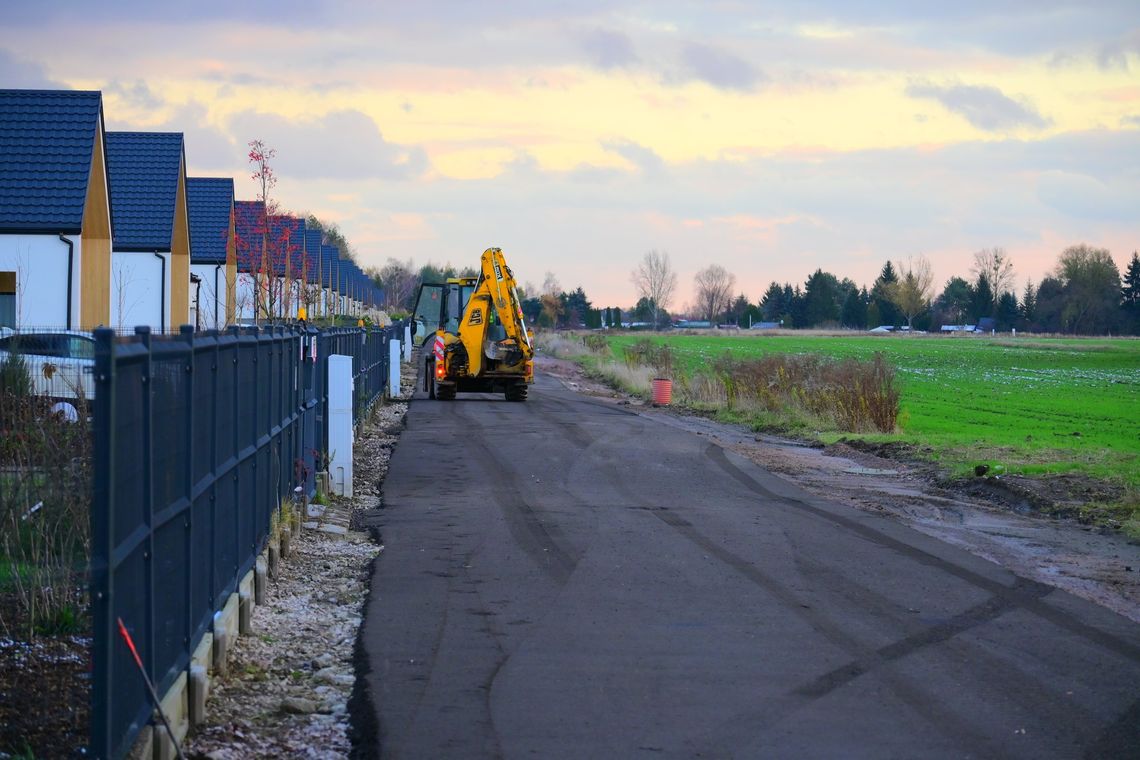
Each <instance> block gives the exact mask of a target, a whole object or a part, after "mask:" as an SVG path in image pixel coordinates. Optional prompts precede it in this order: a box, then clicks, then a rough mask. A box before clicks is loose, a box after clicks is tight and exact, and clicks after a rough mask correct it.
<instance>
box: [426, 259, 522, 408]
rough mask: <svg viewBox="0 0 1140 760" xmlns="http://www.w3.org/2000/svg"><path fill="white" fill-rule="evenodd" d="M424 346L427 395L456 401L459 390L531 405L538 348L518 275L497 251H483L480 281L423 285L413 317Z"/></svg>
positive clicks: (467, 279)
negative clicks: (525, 316) (497, 395)
mask: <svg viewBox="0 0 1140 760" xmlns="http://www.w3.org/2000/svg"><path fill="white" fill-rule="evenodd" d="M412 318H413V320H414V322H415V330H416V332H415V342H417V343H420V344H421V345H424V346H425V348H427V349H428V350H426V351H425V352H424V354H423V356H424V390H426V391H427V392H428V396H429V397H431V398H434V399H443V400H448V401H449V400H451V399H454V398H455V394H456V392H457V391H463V392H465V393H466V392H470V393H502V394H504V395H505V396H506V398H507V400H508V401H526V397H527V389H528V386H529V385H530V384H532V383H533V382H534V348H533V347H532V346H531V342H530V338H531V334H530V332H528V331H527V329H526V323H525V322H524V320H523V313H522V308H521V306H520V303H519V296H518V290H517V288H516V285H515V278H514V275H513V274H512V273H511V270H510V267H508V266H507V261H506V259H505V258H504V257H503V252H502V251H501V250H499V249H498V248H488V249H487V250H485V251H483V257H482V259H481V261H480V271H479V276H478V277H456V278H451V279H448V280H447V282H443V283H424V284H422V285H420V290H419V293H418V294H417V296H416V307H415V310H414V312H413V316H412Z"/></svg>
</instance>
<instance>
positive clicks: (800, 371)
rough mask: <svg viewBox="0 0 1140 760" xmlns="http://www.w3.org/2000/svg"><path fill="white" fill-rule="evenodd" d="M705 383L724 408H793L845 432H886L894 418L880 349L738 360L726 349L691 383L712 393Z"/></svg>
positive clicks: (895, 400) (895, 402) (891, 387)
mask: <svg viewBox="0 0 1140 760" xmlns="http://www.w3.org/2000/svg"><path fill="white" fill-rule="evenodd" d="M710 385H715V386H719V389H720V390H721V393H722V394H723V395H722V397H723V399H724V402H723V403H724V404H725V406H727V407H728V408H730V409H731V408H733V407H736V406H737V405H740V404H746V405H747V406H750V407H753V406H754V407H758V408H760V409H762V410H764V411H767V412H770V413H778V414H784V413H786V412H788V411H797V410H798V411H802V412H806V413H808V414H810V415H813V416H815V417H817V418H820V419H821V420H824V421H826V422H828V423H829V424H830V425H832V426H834V427H835V429H837V430H842V431H846V432H882V433H889V432H893V431H894V429H895V425H896V423H897V421H898V414H899V389H898V386H897V383H896V380H895V372H894V368H893V367H891V366H890V364H889V363H888V362H887V361H886V359H884V358H883V355H882V354H880V353H876V354H875V355H874V356H873V357H872V358H871V359H870V360H859V359H831V358H827V357H823V356H818V355H815V354H811V355H789V354H769V355H767V356H764V357H761V358H759V359H749V360H744V361H741V360H737V359H733V358H732V357H731V356H729V355H727V354H726V355H725V356H724V357H722V358H720V359H718V360H717V361H716V362H714V363H713V366H712V368H711V371H710V372H708V373H702V374H701V375H698V377H697V378H694V382H693V383H692V386H693V387H694V388H698V389H701V388H703V394H704V395H706V396H711V395H712V394H711V393H710V390H711V389H710V387H709V386H710Z"/></svg>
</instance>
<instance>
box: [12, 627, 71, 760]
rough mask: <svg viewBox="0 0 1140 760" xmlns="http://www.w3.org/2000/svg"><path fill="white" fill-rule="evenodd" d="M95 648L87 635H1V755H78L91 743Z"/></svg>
mask: <svg viewBox="0 0 1140 760" xmlns="http://www.w3.org/2000/svg"><path fill="white" fill-rule="evenodd" d="M9 619H11V618H9ZM90 651H91V640H90V639H88V638H86V637H84V636H41V637H38V638H36V639H34V640H33V641H17V640H13V639H9V638H0V757H7V756H8V755H15V756H17V757H24V756H34V757H73V756H75V754H76V751H77V749H78V748H79V747H82V746H84V745H85V744H86V743H87V730H88V724H89V714H90V710H89V705H90V702H91V694H90V686H91V657H90Z"/></svg>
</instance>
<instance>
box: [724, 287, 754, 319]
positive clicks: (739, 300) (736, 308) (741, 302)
mask: <svg viewBox="0 0 1140 760" xmlns="http://www.w3.org/2000/svg"><path fill="white" fill-rule="evenodd" d="M750 305H751V304H749V303H748V299H747V298H746V297H745V296H744V294H743V293H741V294H740V295H738V296H737V297H736V298H735V299H733V301H732V303H730V304H729V305H728V310H727V312H726V313H725V315H724V321H725V322H726V323H730V324H735V325H737V326H740V327H743V326H745V325H741V324H740V320H741V319H743V318H744V315H745V313H746V312H747V311H748V307H749V306H750Z"/></svg>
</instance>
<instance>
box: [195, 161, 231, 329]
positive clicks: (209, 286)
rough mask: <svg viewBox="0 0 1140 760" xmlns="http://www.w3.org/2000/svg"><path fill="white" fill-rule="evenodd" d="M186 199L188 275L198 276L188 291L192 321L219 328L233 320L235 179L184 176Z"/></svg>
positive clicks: (196, 324)
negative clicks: (187, 213)
mask: <svg viewBox="0 0 1140 760" xmlns="http://www.w3.org/2000/svg"><path fill="white" fill-rule="evenodd" d="M186 201H187V204H188V205H189V208H190V274H191V276H192V277H193V276H197V278H198V283H197V286H196V287H195V288H194V290H193V292H191V294H190V311H191V314H192V316H193V320H192V323H193V324H194V325H195V326H196V327H199V328H203V329H207V330H220V329H222V328H224V327H225V326H226V325H228V324H231V323H232V322H233V321H234V288H235V285H236V283H237V241H236V239H235V227H234V181H233V179H231V178H229V177H187V178H186Z"/></svg>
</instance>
